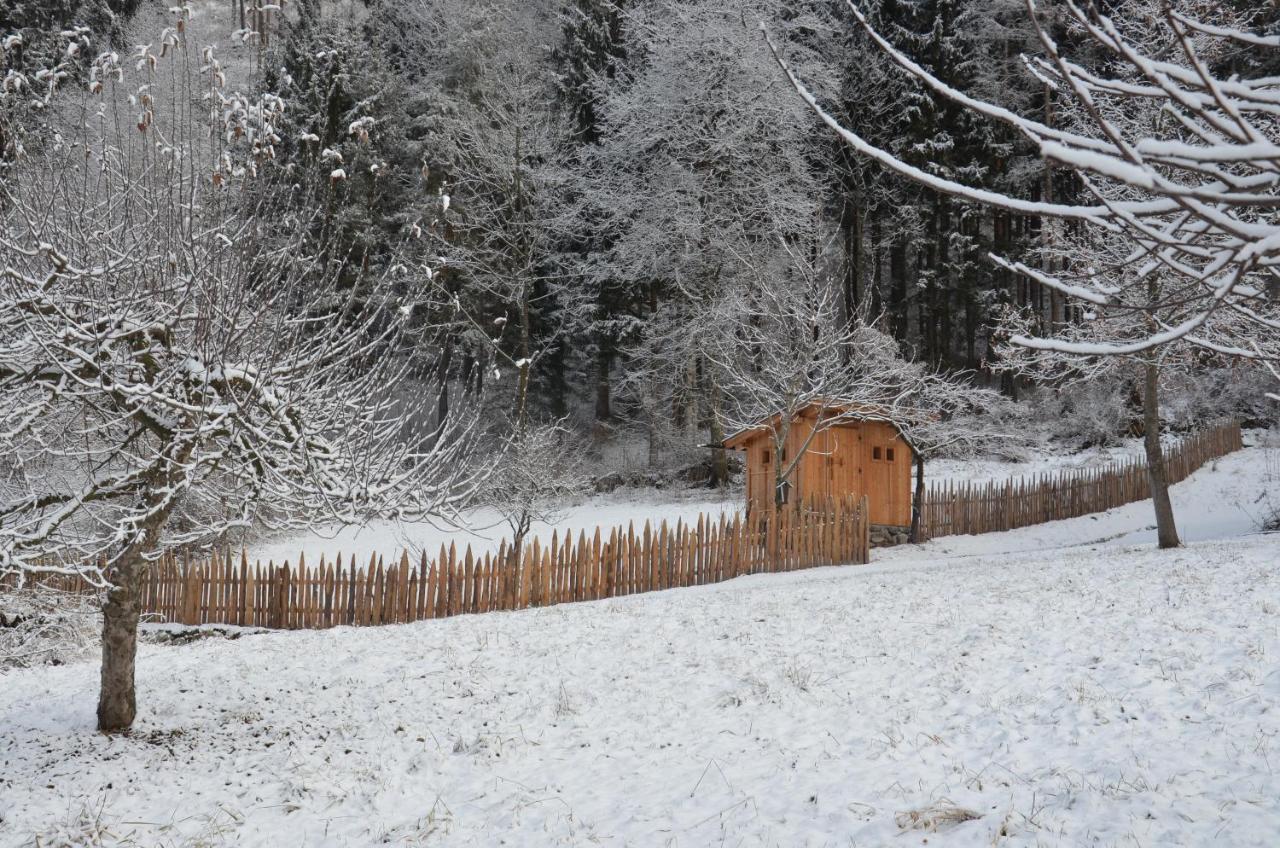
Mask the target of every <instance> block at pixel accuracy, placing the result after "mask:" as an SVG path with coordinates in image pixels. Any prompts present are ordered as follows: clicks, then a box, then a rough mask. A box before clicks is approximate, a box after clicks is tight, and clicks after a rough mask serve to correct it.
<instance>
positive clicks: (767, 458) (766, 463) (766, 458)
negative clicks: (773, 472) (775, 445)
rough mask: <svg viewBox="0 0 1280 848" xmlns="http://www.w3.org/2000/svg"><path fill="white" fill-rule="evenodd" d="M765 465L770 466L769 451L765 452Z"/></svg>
mask: <svg viewBox="0 0 1280 848" xmlns="http://www.w3.org/2000/svg"><path fill="white" fill-rule="evenodd" d="M764 464H765V465H768V464H769V452H768V451H765V452H764Z"/></svg>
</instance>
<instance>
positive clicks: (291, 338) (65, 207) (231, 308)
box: [0, 18, 477, 731]
mask: <svg viewBox="0 0 1280 848" xmlns="http://www.w3.org/2000/svg"><path fill="white" fill-rule="evenodd" d="M191 52H192V51H191V50H190V49H189V48H188V46H187V44H186V39H185V36H184V34H183V19H182V18H179V19H178V21H177V25H176V26H175V27H174V28H173V29H170V30H167V31H166V33H165V35H164V38H163V41H162V44H161V46H160V54H159V55H158V54H156V53H153V52H151V50H150V49H147V48H143V49H141V50H140V51H139V54H138V56H137V57H136V60H137V72H136V73H137V77H136V78H135V77H134V75H133V73H131V72H126V70H125V68H124V67H123V66H122V65H121V63H120V60H119V59H118V57H116V56H115V55H114V54H104V55H102V56H100V57H98V58H97V59H96V60H95V61H94V62H93V63H92V66H91V67H90V68H89V73H88V77H89V83H88V90H87V91H81V92H80V94H79V95H77V94H75V93H74V92H72V91H70V90H68V91H67V92H65V93H64V95H63V96H62V99H61V101H60V102H57V101H56V102H55V105H56V108H57V109H58V110H60V111H59V112H58V114H55V115H52V116H51V122H50V123H51V125H54V126H58V127H61V129H62V133H65V135H62V134H58V133H55V132H50V133H49V137H48V138H47V139H45V142H44V149H43V151H42V152H41V153H40V154H39V155H38V156H37V155H36V154H34V153H33V154H32V155H31V158H29V159H28V160H27V161H25V162H20V163H19V166H18V167H16V168H14V169H12V170H11V171H10V177H9V178H8V179H7V180H6V182H5V183H4V186H3V189H2V191H3V194H2V195H0V457H3V459H2V460H0V462H2V463H3V465H2V466H0V471H2V473H3V477H2V478H0V576H4V575H7V574H13V573H16V574H17V575H18V576H19V578H22V577H24V576H28V577H29V576H37V577H38V576H39V575H42V574H50V573H58V574H72V575H80V576H82V577H83V578H85V579H87V580H88V581H90V582H91V583H93V584H96V585H98V586H100V587H103V588H104V589H105V590H106V602H105V604H104V607H103V646H102V647H103V654H102V689H101V696H100V700H99V704H98V725H99V728H100V729H102V730H104V731H119V730H124V729H127V728H128V727H129V726H130V725H131V724H132V722H133V720H134V717H135V714H136V702H135V693H134V685H133V677H134V657H135V653H136V641H137V636H136V631H137V625H138V621H139V614H140V609H139V602H140V587H141V585H142V581H143V579H144V576H145V574H146V571H147V568H148V564H149V563H151V562H153V561H154V560H155V559H157V558H158V557H160V556H161V555H162V554H163V553H165V552H166V551H170V550H174V549H179V548H183V549H188V550H190V549H197V550H198V549H199V548H200V547H201V546H205V545H209V544H218V543H220V542H222V541H224V540H225V539H226V538H227V535H228V534H229V533H232V532H235V531H240V530H245V529H249V528H253V527H263V526H265V527H270V528H280V527H297V526H307V525H312V524H314V523H316V522H326V523H328V522H338V523H355V522H360V521H362V520H364V519H366V518H367V517H369V516H370V515H373V514H378V515H388V514H389V515H400V516H405V517H413V516H427V515H430V516H444V517H446V518H448V517H449V516H450V514H451V512H452V510H453V509H454V507H455V505H457V504H459V503H460V501H461V500H462V499H463V498H465V497H467V496H468V494H469V493H470V492H471V491H473V489H474V485H475V481H476V478H477V471H476V470H475V468H474V467H473V466H472V464H471V456H470V452H469V449H470V447H471V444H472V434H473V432H474V428H475V423H474V421H475V416H474V415H470V416H468V415H466V414H465V411H458V412H457V413H456V414H455V415H454V416H453V417H452V418H451V419H449V420H447V421H444V422H440V423H439V424H438V425H435V429H434V430H433V431H430V432H428V431H426V430H425V429H424V426H425V425H423V424H422V423H421V422H428V421H430V420H431V419H430V415H429V413H428V410H427V409H426V408H421V409H420V408H419V407H425V406H427V405H428V401H427V399H426V398H425V397H424V395H425V392H422V391H421V390H420V389H419V390H417V391H415V390H414V389H415V386H418V385H419V383H418V379H419V372H420V371H422V370H424V369H426V368H429V367H430V364H429V363H427V364H425V365H424V364H423V362H422V358H421V348H420V347H419V348H418V356H417V357H416V358H415V357H411V356H409V355H408V351H409V350H410V349H411V348H412V347H414V345H413V344H412V341H413V339H411V338H410V337H409V333H410V323H409V321H408V319H407V316H408V315H409V313H410V312H411V311H412V306H413V298H412V296H411V295H409V294H406V293H402V292H400V291H398V290H397V288H398V287H396V286H395V285H393V281H391V280H388V279H381V278H379V279H363V280H360V281H359V284H358V285H355V286H351V285H345V284H340V283H339V280H340V279H342V275H341V274H339V273H338V268H337V267H336V266H337V264H338V263H337V262H335V261H333V259H332V258H331V257H328V256H327V255H326V252H325V250H324V245H323V244H317V243H316V242H315V239H314V238H313V237H312V236H311V235H310V234H311V233H312V232H313V231H314V228H313V226H312V224H313V219H314V216H313V210H314V209H317V208H320V207H321V206H322V205H323V204H322V202H319V201H316V199H312V198H305V197H298V198H292V199H291V200H292V202H290V203H288V204H286V206H285V208H284V209H283V210H281V208H280V204H279V203H278V202H275V201H269V200H268V199H267V198H272V197H275V196H276V195H275V194H274V193H273V192H271V191H269V190H268V189H269V188H270V187H269V186H265V185H263V184H262V182H261V180H262V179H265V178H260V179H255V174H258V173H260V172H261V173H264V174H265V173H266V172H267V170H268V169H265V168H262V165H263V164H264V163H265V162H266V161H267V160H269V159H270V158H272V156H273V155H274V145H275V144H277V143H278V142H279V138H278V136H277V133H276V129H275V126H274V123H273V121H274V118H275V116H277V115H278V114H279V113H280V111H281V104H280V103H279V102H278V101H277V100H275V99H273V98H270V97H265V98H247V97H242V96H240V95H238V94H236V93H234V92H231V91H228V90H226V89H225V87H224V84H223V81H222V76H221V70H220V68H219V66H218V62H217V59H216V58H215V57H214V55H213V54H212V51H210V50H206V51H205V52H204V55H203V57H202V59H203V61H202V64H201V65H200V67H199V70H198V71H197V70H196V63H195V62H194V61H193V56H192V55H191ZM164 54H168V55H167V58H161V55H164ZM313 201H314V202H313ZM414 332H418V330H417V329H415V330H414ZM468 419H470V420H468Z"/></svg>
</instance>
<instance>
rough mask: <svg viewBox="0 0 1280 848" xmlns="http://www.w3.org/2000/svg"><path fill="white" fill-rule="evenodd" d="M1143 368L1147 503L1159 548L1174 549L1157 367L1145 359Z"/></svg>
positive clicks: (1175, 534)
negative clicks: (1151, 508) (1153, 514)
mask: <svg viewBox="0 0 1280 848" xmlns="http://www.w3.org/2000/svg"><path fill="white" fill-rule="evenodd" d="M1145 369H1146V391H1145V393H1144V395H1143V398H1142V423H1143V429H1144V431H1145V432H1144V433H1143V437H1142V441H1143V446H1144V447H1145V448H1146V451H1147V477H1148V478H1149V479H1150V481H1151V502H1152V503H1153V504H1154V505H1155V510H1156V535H1157V538H1158V539H1159V543H1160V547H1162V548H1176V547H1178V546H1179V545H1181V544H1182V543H1181V542H1179V541H1178V528H1177V526H1176V525H1175V524H1174V520H1173V503H1172V502H1171V501H1170V500H1169V475H1168V473H1167V471H1166V469H1165V466H1164V451H1163V450H1161V448H1160V366H1159V365H1158V364H1157V363H1156V362H1154V361H1149V362H1147V363H1146V365H1145Z"/></svg>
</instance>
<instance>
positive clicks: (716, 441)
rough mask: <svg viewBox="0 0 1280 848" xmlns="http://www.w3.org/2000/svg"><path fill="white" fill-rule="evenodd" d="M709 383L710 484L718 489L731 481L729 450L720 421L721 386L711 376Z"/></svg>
mask: <svg viewBox="0 0 1280 848" xmlns="http://www.w3.org/2000/svg"><path fill="white" fill-rule="evenodd" d="M707 383H708V384H709V385H708V386H707V393H708V394H709V395H710V406H711V480H710V484H711V485H712V486H713V487H715V488H717V489H722V488H724V487H725V486H726V485H728V483H729V452H728V451H727V450H725V449H724V424H723V423H721V421H720V386H719V385H718V384H717V383H716V381H715V380H714V379H712V378H710V377H709V378H708V379H707Z"/></svg>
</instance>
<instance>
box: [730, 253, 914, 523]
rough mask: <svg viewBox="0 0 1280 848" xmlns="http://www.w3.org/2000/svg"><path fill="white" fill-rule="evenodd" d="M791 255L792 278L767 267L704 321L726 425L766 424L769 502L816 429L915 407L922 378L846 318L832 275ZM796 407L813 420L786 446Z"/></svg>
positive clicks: (879, 337)
mask: <svg viewBox="0 0 1280 848" xmlns="http://www.w3.org/2000/svg"><path fill="white" fill-rule="evenodd" d="M793 259H794V260H795V261H794V263H793V266H792V270H793V272H794V273H793V275H792V278H790V279H788V278H786V277H778V278H773V276H772V275H768V276H765V277H762V278H761V279H760V280H759V281H758V283H757V284H756V285H754V286H751V287H743V288H737V289H734V290H732V291H730V292H728V293H727V294H726V295H725V296H724V297H722V298H721V299H720V300H719V301H718V302H717V304H716V307H715V311H714V315H715V318H714V320H713V321H709V322H708V327H713V328H715V333H714V341H713V342H712V343H711V344H709V345H708V346H707V347H708V349H709V352H708V354H707V358H708V360H709V361H710V362H711V363H713V364H714V366H715V368H716V369H717V373H718V374H719V379H720V380H721V382H722V384H723V385H724V386H725V388H726V398H725V403H724V405H723V411H722V415H723V416H724V421H725V426H726V428H727V429H728V430H730V431H733V430H744V429H748V428H761V429H763V430H765V431H767V433H768V435H769V438H770V442H771V450H772V452H773V454H774V455H775V456H777V457H778V461H777V462H776V463H773V468H774V505H775V506H776V507H781V506H782V505H783V504H784V503H785V502H786V492H787V488H788V486H789V484H790V481H791V479H792V477H793V476H794V474H795V471H796V469H797V468H798V467H799V465H800V461H801V459H802V458H803V456H804V454H805V452H806V451H808V450H809V449H810V447H811V445H812V443H813V441H814V439H815V438H816V437H817V436H818V435H819V434H820V433H823V432H825V431H826V430H828V429H830V428H831V427H835V426H839V425H840V424H843V423H847V422H848V421H851V420H855V419H862V418H867V417H872V418H876V417H880V418H884V419H885V420H896V419H898V418H901V417H904V416H907V415H909V414H913V413H912V412H911V410H909V403H910V398H911V397H912V395H913V393H914V392H915V391H916V390H917V389H918V388H919V386H920V383H921V381H922V380H923V379H925V372H924V369H923V367H922V366H918V365H912V364H910V363H907V362H906V361H904V360H903V359H902V358H901V357H900V356H899V354H898V347H897V344H896V342H894V340H893V339H892V338H890V337H889V336H888V335H886V334H884V333H882V332H880V331H879V330H877V329H875V328H873V327H871V326H868V325H866V324H863V323H861V322H858V321H854V322H849V321H848V320H847V319H846V318H845V316H844V314H843V309H842V304H841V300H840V293H839V290H838V288H837V287H836V286H835V285H834V284H833V282H832V281H831V280H828V279H825V278H823V277H822V276H820V275H819V274H817V273H816V272H815V270H814V269H813V268H812V267H811V266H809V265H807V263H805V262H803V261H801V258H800V257H797V256H793ZM801 413H805V414H807V415H811V416H812V418H813V420H814V427H813V429H812V430H811V431H810V432H809V434H808V436H807V437H806V438H805V440H804V441H803V442H802V443H800V444H799V445H792V444H790V441H789V440H790V436H791V430H792V427H793V425H794V423H795V421H796V419H797V418H799V416H800V415H801ZM788 448H790V450H789V451H788Z"/></svg>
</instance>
